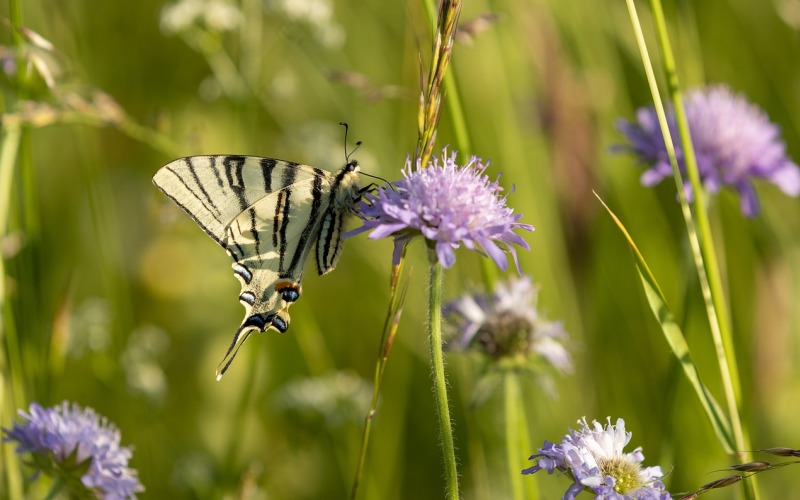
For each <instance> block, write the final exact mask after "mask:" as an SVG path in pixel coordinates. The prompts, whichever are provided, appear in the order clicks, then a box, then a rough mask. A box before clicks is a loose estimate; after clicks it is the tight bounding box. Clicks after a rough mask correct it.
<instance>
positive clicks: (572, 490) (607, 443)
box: [522, 417, 672, 500]
mask: <svg viewBox="0 0 800 500" xmlns="http://www.w3.org/2000/svg"><path fill="white" fill-rule="evenodd" d="M578 424H579V425H580V430H578V431H574V430H572V429H570V431H569V434H567V435H566V436H565V437H564V439H562V440H561V443H560V444H553V443H551V442H549V441H545V443H544V446H542V447H541V448H539V452H540V453H539V454H537V455H533V456H532V457H531V460H533V459H535V458H538V459H539V460H538V461H537V462H536V464H535V465H534V466H533V467H531V468H529V469H525V470H523V471H522V473H523V474H534V473H536V472H538V471H540V470H546V471H547V473H548V474H552V473H553V471H555V470H558V471H559V472H562V473H566V474H568V475H569V476H570V477H571V478H572V479H573V481H574V482H573V483H572V485H571V486H570V487H569V488H568V489H567V491H566V493H564V496H563V497H561V498H562V500H573V499H574V498H576V497H577V496H578V494H579V493H580V492H581V491H583V490H586V491H589V492H591V493H594V495H595V498H597V499H602V500H629V499H630V500H669V499H671V498H672V497H671V496H670V494H669V493H668V492H667V491H665V490H664V484H663V483H662V482H661V481H660V479H661V477H662V476H663V475H664V474H663V472H661V467H658V466H656V467H647V468H644V469H643V468H641V466H640V465H639V464H640V463H641V462H642V461H643V460H644V455H643V454H642V449H641V448H636V449H635V450H633V451H632V452H631V453H623V451H622V450H623V448H625V445H627V444H628V442H630V440H631V433H630V432H625V421H624V420H623V419H621V418H620V419H617V424H616V425H611V419H610V418H609V419H608V424H606V426H605V428H603V426H602V425H600V424H599V423H598V422H597V421H596V420H595V421H593V422H592V427H589V425H588V424H587V423H586V418H585V417H584V418H582V419H581V420H578Z"/></svg>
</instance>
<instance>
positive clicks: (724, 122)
mask: <svg viewBox="0 0 800 500" xmlns="http://www.w3.org/2000/svg"><path fill="white" fill-rule="evenodd" d="M684 107H685V109H686V119H687V121H688V123H689V130H690V131H691V136H692V143H693V145H694V149H695V155H696V157H697V167H698V170H699V174H700V180H701V182H702V183H703V186H704V187H705V189H706V190H708V191H709V192H711V193H716V192H717V191H718V190H719V189H720V187H721V186H729V187H731V188H733V189H735V190H736V191H737V192H738V193H739V195H740V197H741V199H740V204H741V208H742V212H743V213H744V215H745V216H747V217H752V216H755V215H756V214H758V212H759V204H758V198H757V197H756V193H755V190H754V188H753V185H752V180H753V179H755V178H761V179H765V180H767V181H769V182H771V183H773V184H775V185H776V186H778V187H779V188H780V189H781V190H782V191H783V192H784V193H786V194H788V195H789V196H798V195H800V168H798V166H797V165H796V164H795V163H793V162H792V161H791V159H790V158H789V157H788V156H786V146H785V145H784V143H783V142H782V141H781V138H780V130H779V129H778V127H777V126H776V125H774V124H772V123H771V122H770V121H769V118H768V117H767V115H766V114H764V112H763V111H762V110H761V109H759V108H758V107H757V106H755V105H753V104H750V103H749V102H747V100H746V99H745V98H744V97H743V96H741V95H736V94H734V93H733V92H732V91H731V90H730V89H729V88H728V87H726V86H724V85H717V86H712V87H708V88H706V89H702V90H695V91H692V92H689V93H688V94H687V95H686V98H685V100H684ZM667 121H668V123H669V130H670V134H671V135H672V137H673V140H676V138H677V137H678V129H677V126H676V123H675V112H674V110H673V109H668V110H667ZM617 126H618V128H619V129H620V131H622V132H623V133H624V134H625V135H626V136H627V138H628V140H629V141H630V144H629V145H626V146H623V147H622V148H621V149H625V150H629V151H631V152H633V153H634V154H636V155H637V156H638V157H639V160H640V161H641V162H642V163H645V164H648V165H650V169H649V170H647V171H646V172H645V173H644V174H642V184H644V185H645V186H652V185H654V184H657V183H659V182H660V181H661V180H662V179H663V178H665V177H669V176H671V175H672V169H671V168H670V165H669V158H668V157H667V150H666V146H665V145H664V139H663V137H662V135H661V130H660V128H659V125H658V120H657V117H656V112H655V109H654V108H653V107H648V108H640V109H639V110H638V111H637V112H636V121H635V122H629V121H626V120H620V121H619V122H618V125H617ZM675 154H676V156H677V158H678V164H679V166H680V168H681V171H682V172H684V173H685V172H686V165H685V163H684V154H683V150H682V148H681V146H680V144H679V143H677V142H676V144H675ZM687 187H688V181H687ZM687 196H689V197H691V196H692V193H691V191H690V190H688V189H687Z"/></svg>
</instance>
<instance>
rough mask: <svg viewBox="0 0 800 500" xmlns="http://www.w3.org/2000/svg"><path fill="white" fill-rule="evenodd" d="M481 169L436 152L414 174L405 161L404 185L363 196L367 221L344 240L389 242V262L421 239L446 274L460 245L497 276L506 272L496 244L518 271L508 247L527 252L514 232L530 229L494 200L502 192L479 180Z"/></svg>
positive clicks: (477, 163) (478, 164) (503, 201)
mask: <svg viewBox="0 0 800 500" xmlns="http://www.w3.org/2000/svg"><path fill="white" fill-rule="evenodd" d="M486 166H487V165H486V164H484V163H483V161H482V160H481V159H480V158H478V157H476V156H473V157H472V158H470V160H469V161H468V162H467V164H466V165H463V166H461V165H458V164H457V163H456V153H455V152H453V153H452V154H448V152H447V148H445V149H444V150H443V151H442V159H441V161H440V159H439V158H436V157H434V158H433V160H432V161H431V162H430V164H429V165H428V167H427V168H422V165H421V164H420V162H419V161H417V165H416V169H413V170H412V168H411V160H410V159H406V165H405V168H404V169H403V176H404V179H402V180H400V181H398V182H396V183H394V188H393V189H384V188H378V194H377V196H373V195H372V194H367V195H366V198H367V200H366V201H365V202H363V203H362V205H361V211H362V213H363V215H364V216H365V217H366V218H367V219H368V220H366V221H365V222H364V225H363V226H361V227H360V228H357V229H356V230H354V231H351V232H350V233H349V234H348V236H352V235H354V234H358V233H361V232H364V231H368V230H373V231H372V233H371V234H370V235H369V237H370V239H379V238H385V237H387V236H394V241H395V249H394V262H395V263H398V262H399V261H400V255H401V254H402V251H403V248H404V247H405V245H406V244H408V242H409V241H410V240H411V239H412V238H413V237H414V236H417V235H422V236H424V237H425V238H426V239H427V240H428V241H429V242H430V243H431V244H432V245H435V247H436V254H437V257H438V259H439V262H440V263H441V264H442V266H444V267H446V268H449V267H451V266H452V265H453V263H454V262H455V260H456V257H455V253H454V252H453V250H454V249H456V248H458V247H459V246H461V244H462V243H463V244H464V246H466V247H467V248H468V249H470V250H476V251H478V252H480V253H482V254H485V255H488V256H489V257H491V258H492V260H494V262H495V263H496V264H497V265H498V266H499V267H500V268H501V269H503V270H505V269H506V268H507V267H508V259H507V258H506V255H505V252H503V249H502V248H501V247H500V246H499V245H498V244H502V245H503V246H504V247H505V249H506V250H507V251H508V252H509V253H511V255H512V256H513V257H514V262H515V264H516V265H517V270H519V262H518V261H517V253H516V251H515V250H514V248H513V247H512V246H511V243H514V244H516V245H519V246H520V247H522V248H524V249H525V250H528V249H529V248H530V247H529V246H528V244H527V243H526V242H525V240H523V239H522V237H520V236H519V235H517V234H516V233H514V230H515V229H524V230H526V231H533V226H530V225H528V224H521V223H519V222H517V221H519V219H520V218H521V217H522V215H520V214H517V215H513V210H512V209H511V208H509V207H507V206H506V199H505V197H502V198H501V197H499V196H498V192H500V191H502V189H503V188H502V187H501V186H500V184H499V183H498V182H497V181H494V182H491V181H489V178H488V177H487V176H486V175H484V171H485V170H486Z"/></svg>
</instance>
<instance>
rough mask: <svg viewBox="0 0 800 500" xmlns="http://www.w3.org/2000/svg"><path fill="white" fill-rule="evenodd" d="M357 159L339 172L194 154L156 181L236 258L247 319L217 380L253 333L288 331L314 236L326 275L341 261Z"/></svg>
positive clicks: (171, 166) (355, 195) (355, 198)
mask: <svg viewBox="0 0 800 500" xmlns="http://www.w3.org/2000/svg"><path fill="white" fill-rule="evenodd" d="M356 178H357V164H356V163H355V162H351V163H348V164H347V165H346V166H345V167H344V168H343V169H342V170H341V171H339V172H338V173H337V174H336V175H334V174H331V173H329V172H326V171H324V170H320V169H317V168H314V167H310V166H308V165H300V164H297V163H292V162H286V161H282V160H275V159H271V158H261V157H254V156H192V157H187V158H181V159H178V160H175V161H173V162H171V163H169V164H167V165H166V166H164V167H162V168H161V169H160V170H159V171H158V172H157V173H156V175H155V176H154V177H153V182H154V183H155V184H156V186H158V188H159V189H161V191H163V192H164V194H166V195H167V196H168V197H169V198H171V199H172V200H173V201H174V202H175V203H177V204H178V206H180V207H181V208H183V210H185V211H186V212H187V213H188V214H189V215H190V216H191V217H192V218H193V219H194V220H195V221H196V222H197V223H198V224H199V225H200V227H202V228H203V230H205V232H206V233H208V234H209V235H210V236H211V237H212V238H213V239H214V240H215V241H216V242H217V243H219V244H220V245H221V246H222V247H223V248H225V249H226V251H227V252H228V254H229V255H230V256H231V259H232V260H233V263H232V267H233V272H234V275H235V276H236V278H237V279H239V281H240V283H241V285H242V290H241V293H240V294H239V301H240V302H241V303H242V305H244V307H245V317H244V320H243V321H242V324H241V326H240V327H239V329H238V330H237V332H236V334H235V335H234V338H233V341H232V342H231V345H230V347H229V349H228V352H227V353H226V355H225V358H224V359H223V360H222V363H220V367H221V368H220V369H219V370H218V378H219V377H220V376H221V375H222V374H223V373H224V372H225V370H226V369H227V368H228V366H229V365H230V363H231V362H232V361H233V359H234V357H235V356H236V353H237V352H238V350H239V348H240V347H241V345H242V344H243V343H244V341H245V340H246V339H247V337H248V336H249V335H250V333H252V332H253V331H266V330H268V329H270V328H272V329H275V330H278V331H280V332H285V331H286V330H287V329H288V327H289V312H288V310H289V306H291V304H292V303H294V302H295V301H296V300H297V299H298V298H299V297H300V281H301V279H302V275H303V265H304V264H305V261H306V259H307V258H308V254H309V253H310V251H311V247H312V245H313V244H314V242H315V241H316V242H317V252H316V257H317V263H318V271H319V273H320V274H324V273H325V272H328V271H330V270H331V269H333V267H334V266H335V265H336V261H337V259H338V254H339V251H340V249H341V227H342V220H343V218H344V215H346V213H348V212H351V211H354V209H355V205H356V203H357V202H358V199H359V197H360V195H361V192H360V191H359V189H358V186H357V185H356Z"/></svg>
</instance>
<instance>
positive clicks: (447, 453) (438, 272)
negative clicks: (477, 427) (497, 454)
mask: <svg viewBox="0 0 800 500" xmlns="http://www.w3.org/2000/svg"><path fill="white" fill-rule="evenodd" d="M428 263H429V264H430V270H431V281H430V285H429V286H428V293H429V300H428V329H429V333H430V344H431V371H432V375H433V389H434V393H435V395H436V409H437V412H436V413H437V414H438V416H439V432H440V436H439V440H440V441H441V444H442V453H443V455H444V466H445V475H446V478H447V498H449V499H450V500H458V498H459V496H458V470H457V467H456V452H455V446H454V444H453V428H452V425H451V422H450V406H449V404H448V402H447V380H446V379H445V375H444V353H443V352H442V265H441V264H439V260H438V258H437V256H436V250H435V249H433V248H432V247H429V248H428Z"/></svg>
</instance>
